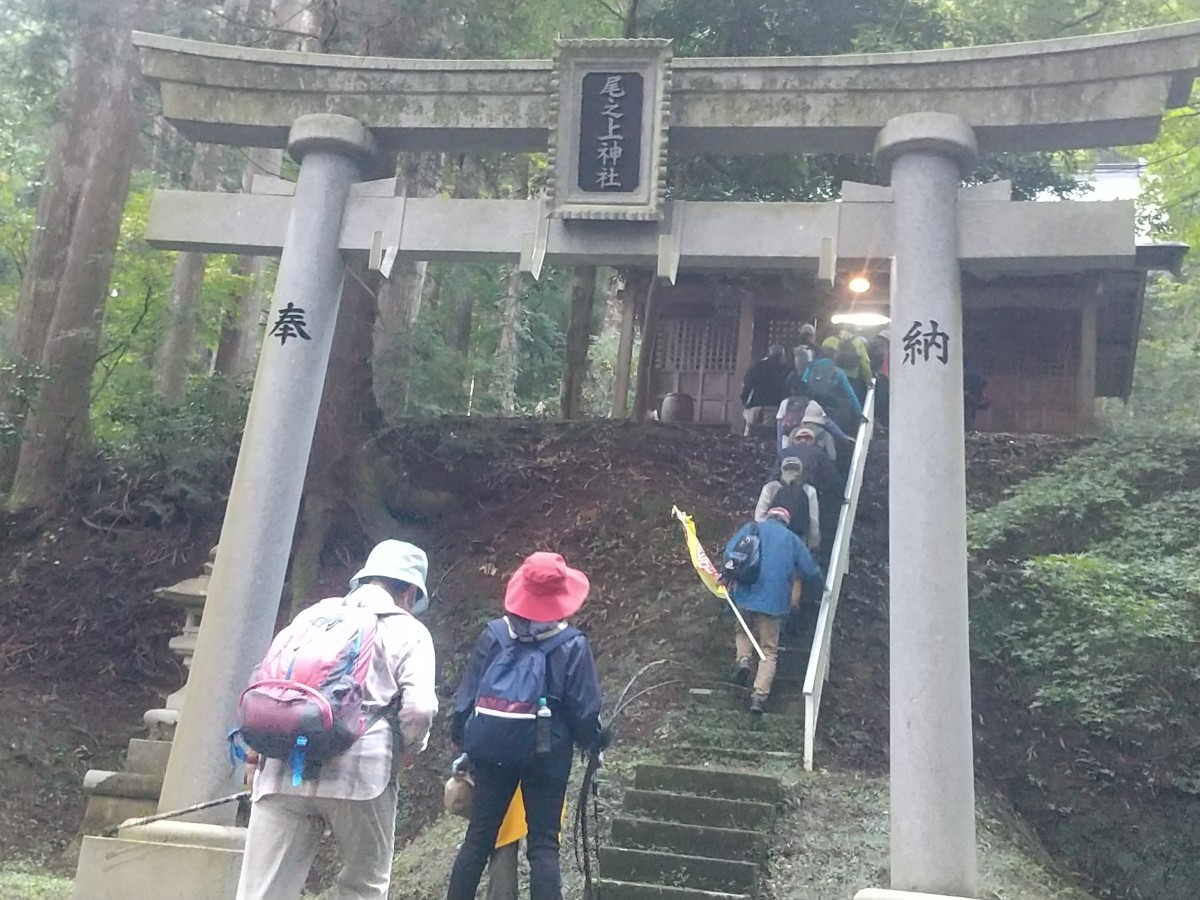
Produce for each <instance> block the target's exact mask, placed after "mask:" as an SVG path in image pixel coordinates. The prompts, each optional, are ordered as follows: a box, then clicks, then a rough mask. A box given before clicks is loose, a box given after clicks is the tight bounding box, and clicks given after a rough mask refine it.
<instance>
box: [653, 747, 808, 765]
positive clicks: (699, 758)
mask: <svg viewBox="0 0 1200 900" xmlns="http://www.w3.org/2000/svg"><path fill="white" fill-rule="evenodd" d="M671 755H672V756H673V757H674V758H675V759H677V760H678V761H679V762H681V763H691V764H692V765H698V766H699V765H712V764H714V763H716V764H717V765H722V766H731V765H756V764H760V763H764V762H768V761H774V762H782V763H800V762H802V761H803V759H804V753H803V752H802V751H801V750H797V751H796V752H794V753H793V752H788V751H785V750H731V749H728V748H725V747H702V746H699V745H696V744H676V745H675V746H673V747H672V748H671Z"/></svg>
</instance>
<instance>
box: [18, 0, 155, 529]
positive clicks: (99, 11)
mask: <svg viewBox="0 0 1200 900" xmlns="http://www.w3.org/2000/svg"><path fill="white" fill-rule="evenodd" d="M141 6H142V4H141V3H140V2H139V0H97V3H96V10H95V18H96V20H97V22H98V23H102V24H103V26H104V27H103V28H100V29H96V31H98V32H99V33H93V40H90V41H88V44H87V45H86V46H84V47H83V50H82V53H81V55H80V60H79V64H80V65H84V66H85V67H86V71H85V72H83V73H81V77H84V78H89V79H92V80H93V81H94V82H95V83H96V84H97V85H98V87H99V90H100V98H99V100H98V101H97V102H96V104H95V106H94V108H93V111H92V115H91V116H90V117H89V120H88V121H87V122H86V127H83V128H80V129H78V130H75V131H73V137H74V139H75V140H79V141H83V142H85V143H86V144H87V146H88V154H87V162H86V167H85V170H84V176H83V179H82V182H81V189H80V195H79V205H78V208H77V210H76V214H75V218H74V222H73V225H72V227H71V230H70V247H69V249H68V250H67V254H66V259H65V261H64V264H63V268H62V276H61V277H60V279H59V281H58V286H57V288H58V289H57V292H56V294H55V300H54V315H53V318H52V319H51V321H50V329H49V332H48V335H47V338H46V344H45V347H44V349H43V350H42V355H41V360H40V366H41V368H42V369H43V371H44V372H45V373H46V375H47V380H46V382H45V385H44V387H43V388H42V391H41V395H40V397H39V398H38V402H37V404H36V406H35V407H34V408H33V410H32V411H31V413H30V415H29V416H28V417H27V419H26V422H25V429H26V432H27V436H26V438H25V442H24V444H23V445H22V446H21V453H20V457H19V460H18V463H17V471H16V476H15V478H14V480H13V489H12V493H11V495H10V498H9V500H10V504H11V505H12V506H13V507H14V508H20V507H26V506H39V505H44V504H46V503H47V502H48V501H49V500H51V499H52V498H53V497H54V495H55V494H56V493H57V491H58V490H60V489H61V487H62V486H63V485H64V484H67V483H68V482H69V480H70V475H71V471H70V470H71V466H72V464H73V462H74V456H75V454H76V452H77V451H78V450H79V449H80V447H81V446H82V445H84V444H85V443H86V439H87V435H88V419H87V417H88V408H89V405H90V389H91V380H92V372H93V369H94V368H95V364H96V353H97V346H98V342H99V333H100V321H101V317H102V315H103V311H104V302H105V299H106V296H107V293H108V282H109V276H110V275H111V273H112V262H113V250H114V247H115V245H116V242H117V237H118V235H119V233H120V228H121V214H122V212H123V211H124V206H125V198H126V195H127V193H128V191H129V177H130V173H131V172H132V169H133V158H134V155H135V153H136V152H137V138H138V108H137V104H136V102H135V100H134V96H133V91H134V87H135V85H136V84H137V82H138V79H139V72H138V67H137V55H136V53H135V52H134V49H133V46H132V43H131V41H130V31H131V28H132V26H134V25H136V24H138V23H139V21H140V20H141V18H142V16H141V15H140V13H141V12H142V9H141Z"/></svg>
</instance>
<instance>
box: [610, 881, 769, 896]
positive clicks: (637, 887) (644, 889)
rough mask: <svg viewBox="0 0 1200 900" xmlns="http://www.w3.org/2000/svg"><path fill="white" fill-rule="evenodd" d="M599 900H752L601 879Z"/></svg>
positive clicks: (663, 886)
mask: <svg viewBox="0 0 1200 900" xmlns="http://www.w3.org/2000/svg"><path fill="white" fill-rule="evenodd" d="M596 893H597V894H598V895H599V896H598V900H750V898H749V895H748V894H725V893H721V892H720V891H701V890H697V889H696V888H681V887H672V886H670V885H666V884H639V883H637V882H633V881H616V880H615V879H611V878H601V879H598V880H597V881H596Z"/></svg>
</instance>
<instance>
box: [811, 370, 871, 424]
mask: <svg viewBox="0 0 1200 900" xmlns="http://www.w3.org/2000/svg"><path fill="white" fill-rule="evenodd" d="M817 366H831V367H832V368H833V370H834V373H835V375H834V377H835V379H836V380H837V385H838V389H839V390H840V391H841V397H840V399H838V400H837V403H838V405H841V403H842V402H845V404H846V406H847V407H848V408H849V409H852V410H853V411H854V415H856V416H862V414H863V408H862V404H861V403H860V402H859V400H858V394H856V393H854V388H853V387H852V386H851V385H850V379H849V378H847V377H846V373H845V372H843V371H842V370H841V369H839V368H838V366H837V363H835V362H834V361H833V360H832V359H817V360H813V361H812V362H811V363H810V364H809V366H808V368H807V369H805V370H804V383H805V384H808V382H809V380H810V379H811V378H812V373H813V369H815V368H816V367H817ZM817 399H819V400H820V398H817ZM826 400H830V402H826ZM826 400H821V405H822V406H824V407H826V409H827V410H828V408H829V406H831V405H832V403H833V401H832V400H831V398H826Z"/></svg>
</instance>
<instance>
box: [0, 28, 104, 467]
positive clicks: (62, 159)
mask: <svg viewBox="0 0 1200 900" xmlns="http://www.w3.org/2000/svg"><path fill="white" fill-rule="evenodd" d="M106 28H107V25H106V23H105V22H104V20H103V16H100V17H95V16H93V17H91V19H90V20H88V21H85V22H84V24H83V28H82V29H81V31H80V35H79V37H78V39H77V42H76V44H75V46H74V48H73V49H72V53H71V70H70V75H69V78H68V81H67V85H66V87H65V88H64V89H63V92H62V95H61V96H60V105H61V107H62V108H63V109H64V110H65V113H66V114H65V117H64V118H63V120H62V121H61V122H60V123H59V124H58V125H57V126H55V129H54V133H53V136H52V138H51V142H50V152H49V154H48V155H47V157H46V165H45V175H44V178H43V181H42V187H41V190H40V191H39V193H38V204H37V212H36V216H35V219H34V227H33V235H32V237H31V239H30V246H29V258H28V261H27V263H26V266H25V272H24V277H23V278H22V280H21V292H20V295H19V297H18V299H17V308H16V311H15V312H14V314H13V317H12V319H11V325H10V333H9V334H8V335H7V338H8V340H7V343H8V348H7V349H8V354H7V355H8V356H9V358H10V359H11V360H12V361H13V362H14V364H15V367H14V370H13V371H12V372H11V373H10V374H8V375H7V376H6V377H5V378H4V379H3V381H2V382H0V418H3V419H5V420H7V421H8V422H9V423H11V424H12V425H13V426H14V427H16V428H20V427H21V426H22V424H23V423H24V421H25V416H26V413H27V412H28V409H29V397H28V394H29V393H30V390H31V389H32V388H35V387H36V385H34V384H31V382H30V377H29V376H30V374H31V373H34V372H36V370H37V367H38V364H39V363H40V362H41V357H42V350H43V349H44V348H45V346H46V336H47V335H48V334H49V333H50V320H51V319H52V318H53V316H54V302H55V297H56V296H57V294H58V286H59V283H60V281H61V280H62V275H63V269H64V267H65V266H66V261H67V251H68V249H69V248H70V246H71V235H72V230H73V229H74V226H75V215H76V212H77V210H78V208H79V197H80V193H81V190H82V186H83V180H84V170H85V169H86V167H87V160H88V154H89V151H90V150H91V144H90V142H89V141H87V140H86V139H84V138H83V136H84V135H86V134H87V131H88V128H89V127H90V125H89V123H90V121H91V118H92V115H93V112H94V110H95V109H96V106H97V104H99V103H100V102H101V100H102V96H101V95H102V86H101V83H100V80H99V79H98V78H96V77H95V75H96V71H97V69H98V68H99V66H100V65H101V64H102V62H101V59H100V54H99V50H100V48H99V46H98V44H99V42H100V41H102V40H103V39H104V36H105V35H104V33H105V30H106ZM20 450H21V444H20V441H19V440H18V439H17V438H16V437H13V438H11V439H9V440H7V441H5V442H4V444H3V445H2V446H0V489H2V490H5V491H7V490H8V489H9V488H10V487H11V486H12V479H13V474H14V473H15V471H16V468H17V457H18V456H19V454H20Z"/></svg>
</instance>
